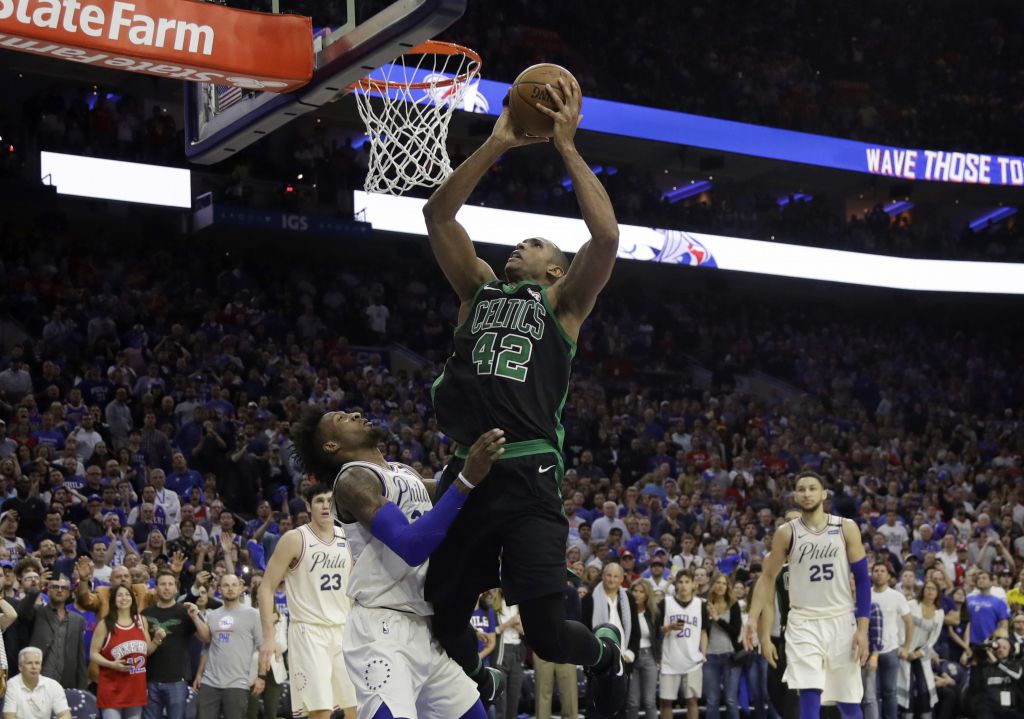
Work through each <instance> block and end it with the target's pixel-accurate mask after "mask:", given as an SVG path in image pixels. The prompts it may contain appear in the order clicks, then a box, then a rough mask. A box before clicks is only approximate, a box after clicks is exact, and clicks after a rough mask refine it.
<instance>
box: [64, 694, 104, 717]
mask: <svg viewBox="0 0 1024 719" xmlns="http://www.w3.org/2000/svg"><path fill="white" fill-rule="evenodd" d="M64 696H65V697H67V700H68V706H69V707H70V708H71V717H72V719H98V717H99V715H100V710H99V709H97V708H96V697H95V696H93V695H92V694H90V693H89V692H87V691H85V690H84V689H65V690H64Z"/></svg>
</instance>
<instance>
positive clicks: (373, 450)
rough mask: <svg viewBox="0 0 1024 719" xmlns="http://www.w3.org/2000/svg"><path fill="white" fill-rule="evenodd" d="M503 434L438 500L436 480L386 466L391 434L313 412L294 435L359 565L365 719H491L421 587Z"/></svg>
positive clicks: (487, 439)
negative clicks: (329, 494)
mask: <svg viewBox="0 0 1024 719" xmlns="http://www.w3.org/2000/svg"><path fill="white" fill-rule="evenodd" d="M296 430H297V431H296ZM503 435H504V433H503V432H502V431H501V430H497V429H495V430H491V431H489V432H487V433H485V434H484V435H483V436H481V437H480V438H479V439H478V440H477V441H476V443H474V445H473V446H472V447H471V448H470V450H469V455H468V457H467V458H466V462H465V465H464V466H463V469H462V472H461V473H460V474H459V476H458V478H457V480H456V481H455V482H454V483H453V484H452V486H451V487H450V488H449V489H448V491H447V492H445V493H444V495H443V496H441V497H436V496H435V490H436V486H437V483H436V481H435V480H424V479H422V478H421V477H420V476H419V475H418V474H417V473H416V472H415V471H414V470H413V469H412V468H410V467H407V466H405V465H402V464H397V463H388V462H386V461H385V460H384V456H383V455H382V454H381V452H380V450H379V448H378V445H379V442H380V441H381V440H382V439H384V438H385V437H386V431H383V432H382V431H381V430H380V428H376V427H374V426H373V425H372V424H371V423H370V422H369V421H367V420H364V419H363V417H362V416H361V415H360V414H359V413H358V412H328V413H324V412H323V410H321V409H318V408H316V407H308V408H306V409H305V410H304V411H303V417H302V419H301V420H300V421H299V422H298V423H296V425H295V426H294V427H293V432H292V436H293V437H294V438H296V451H297V453H298V456H299V459H300V461H301V462H302V465H303V467H304V468H305V469H306V470H307V471H311V472H312V473H313V474H315V475H316V476H317V477H323V476H325V475H327V474H329V473H331V474H332V476H333V475H336V479H335V481H334V487H333V492H334V494H333V502H332V510H333V512H334V515H335V518H336V519H337V520H339V521H340V522H341V523H342V526H343V527H344V528H345V532H346V536H347V537H348V538H349V541H350V542H351V546H352V554H353V557H354V562H355V566H354V568H353V570H352V575H351V577H350V581H349V586H348V595H349V597H350V598H351V599H352V610H351V612H350V614H349V618H348V623H347V624H346V625H345V632H344V644H345V662H346V665H347V667H348V671H349V675H350V676H351V677H352V681H353V683H354V684H355V688H356V704H357V706H358V716H359V719H370V717H373V718H374V719H394V718H395V717H401V718H402V719H417V718H424V719H459V718H460V717H461V718H463V719H486V717H487V712H486V710H485V709H484V707H483V704H482V702H481V700H480V693H479V688H478V684H477V683H476V682H475V681H473V680H472V679H470V678H469V677H467V676H466V674H465V673H464V672H463V671H462V669H461V668H460V667H459V665H458V664H456V663H455V662H454V661H453V660H452V659H450V658H449V657H448V656H447V655H446V654H445V653H444V651H443V650H442V649H441V647H440V645H439V644H438V643H437V642H434V641H433V638H432V636H431V633H430V617H431V615H432V614H433V608H432V607H431V605H430V603H429V602H427V601H425V600H424V599H423V583H424V580H425V579H426V571H427V558H428V557H429V556H430V554H431V552H433V550H434V549H435V548H436V547H437V545H438V544H440V542H441V539H443V538H444V535H445V532H446V531H447V529H448V527H449V526H450V525H451V522H452V520H453V519H454V518H455V516H456V514H457V513H458V511H459V509H460V508H461V507H462V505H463V504H464V503H465V501H466V497H467V496H468V494H469V492H470V491H472V489H473V488H474V487H475V486H476V485H477V484H479V483H480V482H481V481H482V480H483V479H484V477H485V476H486V475H487V473H488V471H490V468H491V465H492V464H493V463H494V462H495V461H496V460H497V459H498V458H499V457H500V456H501V454H502V452H503V451H504V449H503V445H504V442H505V440H504V436H503ZM452 581H458V578H457V577H453V578H452ZM293 617H294V613H293Z"/></svg>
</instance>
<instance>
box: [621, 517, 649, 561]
mask: <svg viewBox="0 0 1024 719" xmlns="http://www.w3.org/2000/svg"><path fill="white" fill-rule="evenodd" d="M653 541H655V540H654V537H652V536H651V520H650V519H649V518H648V517H640V521H639V529H638V531H637V533H636V534H634V535H633V536H632V537H630V538H629V540H628V541H627V542H626V549H628V550H629V551H631V552H632V553H633V554H634V555H635V556H636V562H637V564H638V565H644V566H646V565H647V563H648V562H649V561H650V560H651V558H650V557H649V556H648V554H647V545H648V544H649V543H651V542H653Z"/></svg>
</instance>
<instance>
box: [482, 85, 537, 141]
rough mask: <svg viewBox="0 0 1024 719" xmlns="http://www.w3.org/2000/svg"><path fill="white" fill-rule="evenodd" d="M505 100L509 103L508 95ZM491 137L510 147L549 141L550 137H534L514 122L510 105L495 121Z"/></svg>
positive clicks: (503, 109)
mask: <svg viewBox="0 0 1024 719" xmlns="http://www.w3.org/2000/svg"><path fill="white" fill-rule="evenodd" d="M505 100H506V105H507V102H508V96H507V95H506V97H505ZM491 137H492V138H494V139H495V140H497V141H498V142H500V143H501V144H502V145H504V146H505V147H508V148H512V147H519V146H520V145H536V144H537V143H538V142H547V141H548V138H546V137H534V136H533V135H527V134H526V133H525V132H523V131H522V130H520V129H519V128H518V127H516V126H515V125H514V124H512V117H511V115H509V112H508V107H504V108H502V110H501V114H500V115H499V116H498V120H497V122H495V123H494V129H493V130H491Z"/></svg>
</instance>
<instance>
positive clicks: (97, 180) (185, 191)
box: [39, 152, 192, 208]
mask: <svg viewBox="0 0 1024 719" xmlns="http://www.w3.org/2000/svg"><path fill="white" fill-rule="evenodd" d="M39 168H40V170H39V171H40V178H41V180H42V182H43V183H44V184H47V185H53V186H54V187H56V189H57V194H58V195H76V196H78V197H95V198H97V199H100V200H116V201H119V202H139V203H142V204H146V205H161V206H163V207H181V208H186V207H191V206H192V176H191V174H190V173H189V171H188V170H183V169H180V168H177V167H162V166H160V165H144V164H141V163H138V162H121V161H119V160H100V159H98V158H95V157H81V156H79V155H63V154H60V153H57V152H41V153H39Z"/></svg>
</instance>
